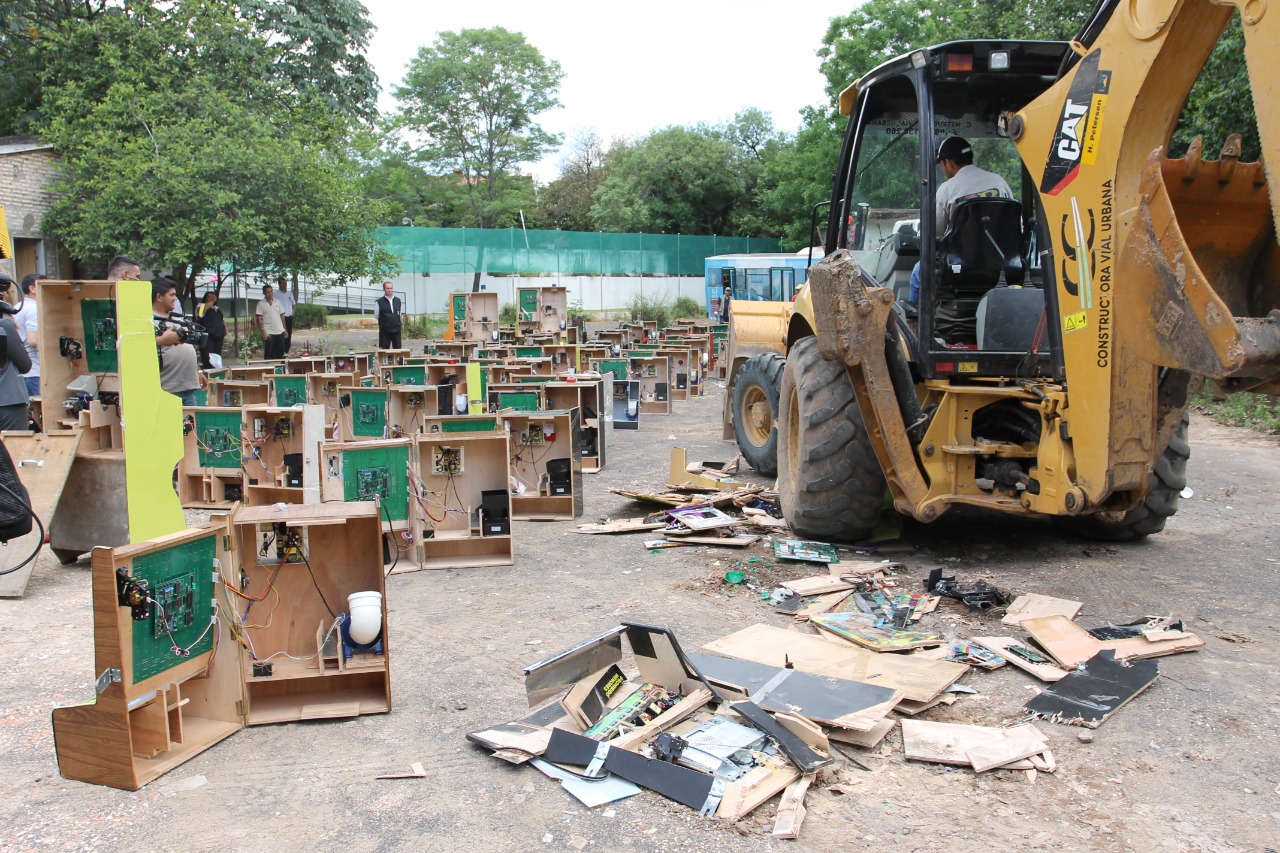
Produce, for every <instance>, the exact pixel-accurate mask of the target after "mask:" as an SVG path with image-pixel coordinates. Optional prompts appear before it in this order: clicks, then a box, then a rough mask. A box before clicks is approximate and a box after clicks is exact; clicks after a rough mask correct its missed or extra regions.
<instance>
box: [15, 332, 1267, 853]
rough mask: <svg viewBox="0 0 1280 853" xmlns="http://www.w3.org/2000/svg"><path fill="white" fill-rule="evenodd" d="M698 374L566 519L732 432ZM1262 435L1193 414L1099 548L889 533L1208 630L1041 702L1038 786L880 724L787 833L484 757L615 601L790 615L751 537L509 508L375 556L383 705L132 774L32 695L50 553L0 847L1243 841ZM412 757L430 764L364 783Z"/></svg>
mask: <svg viewBox="0 0 1280 853" xmlns="http://www.w3.org/2000/svg"><path fill="white" fill-rule="evenodd" d="M371 334H373V333H372V332H343V333H341V335H339V336H337V337H339V338H346V337H347V336H348V335H350V336H351V337H352V340H351V341H349V342H350V343H355V342H356V340H355V338H356V336H359V337H360V338H364V337H368V336H369V335H371ZM299 337H300V338H302V337H305V336H304V335H299ZM341 342H342V343H344V344H345V343H348V341H346V340H343V341H341ZM295 349H296V348H295ZM710 391H711V393H710V394H709V395H708V396H707V397H705V398H702V399H698V400H693V401H690V402H688V403H683V404H680V403H677V404H676V411H675V413H674V414H672V415H671V416H669V417H665V418H662V417H646V418H645V419H644V420H643V421H642V424H641V429H640V431H639V432H635V433H627V432H615V433H614V434H613V437H612V440H611V442H610V445H609V448H608V451H609V465H608V468H607V469H606V470H605V471H603V472H602V473H600V474H598V475H587V476H586V477H585V494H586V512H585V516H584V519H583V520H585V521H596V520H599V519H601V518H603V517H612V518H619V517H631V516H636V515H640V514H643V513H644V512H646V511H647V509H646V508H644V507H641V506H639V505H636V504H634V503H632V502H630V501H628V500H626V499H624V498H621V497H619V496H616V495H613V494H611V493H609V492H608V491H607V488H608V487H610V486H615V487H636V486H639V487H645V488H648V487H658V486H660V485H661V483H662V482H663V480H664V479H665V471H666V468H667V459H668V455H669V451H670V449H671V447H673V446H683V447H685V448H687V449H688V452H689V457H690V459H708V460H712V459H720V460H725V459H728V458H730V457H731V456H732V455H733V451H734V449H733V447H732V445H730V444H728V443H725V442H722V441H720V440H719V438H718V436H719V432H720V425H719V413H720V406H721V403H722V399H723V393H724V392H723V390H722V389H719V388H716V387H715V386H714V385H712V386H711V388H710ZM1278 444H1280V440H1278V439H1276V438H1274V437H1265V436H1260V435H1258V434H1255V433H1251V432H1248V431H1245V430H1240V429H1234V428H1227V427H1221V426H1217V425H1214V424H1212V423H1211V422H1208V421H1206V420H1204V419H1200V418H1196V419H1195V420H1193V424H1192V446H1193V454H1192V459H1191V463H1190V471H1189V481H1190V483H1191V486H1192V488H1193V489H1194V491H1195V495H1194V497H1192V498H1191V499H1189V500H1186V501H1184V502H1183V508H1182V510H1181V512H1180V513H1179V514H1178V515H1177V516H1176V517H1175V518H1174V519H1173V521H1172V522H1171V524H1170V525H1169V528H1168V530H1166V532H1165V533H1163V534H1161V535H1159V536H1156V537H1153V538H1151V539H1150V540H1149V541H1147V542H1145V543H1141V544H1135V545H1116V546H1098V545H1096V544H1090V543H1085V542H1080V541H1075V540H1069V539H1064V538H1063V537H1062V536H1061V535H1059V534H1058V533H1057V532H1056V531H1055V530H1054V528H1052V527H1051V526H1050V525H1048V524H1045V523H1040V522H1032V521H1010V520H1009V519H1004V518H993V517H991V516H981V515H976V514H973V513H967V514H961V513H955V514H950V515H948V516H945V517H944V518H943V519H942V520H941V521H939V522H938V523H937V524H934V525H932V526H921V525H914V524H912V525H907V526H906V528H905V530H904V535H905V537H906V539H907V540H908V541H909V542H911V543H912V544H914V546H915V550H914V551H912V552H909V553H906V554H903V555H898V554H895V555H894V556H895V558H898V559H902V560H903V562H905V564H906V567H907V570H908V572H909V574H908V575H907V577H908V579H909V580H910V581H911V582H912V583H915V582H917V580H918V579H920V578H923V576H924V575H925V574H926V573H927V572H928V570H929V569H930V568H933V567H934V566H945V567H946V568H947V569H948V571H951V572H954V573H956V574H958V575H960V576H961V577H962V578H965V579H972V578H979V577H981V578H986V579H987V580H989V581H991V582H992V583H994V584H996V585H997V586H999V587H1002V588H1004V589H1006V590H1009V591H1011V592H1014V593H1018V592H1040V593H1044V594H1048V595H1057V596H1062V597H1068V598H1076V599H1078V600H1081V601H1083V602H1085V609H1084V612H1083V613H1082V614H1081V616H1080V617H1079V621H1080V622H1081V623H1082V624H1084V625H1086V626H1087V627H1092V626H1093V625H1096V624H1102V623H1105V622H1107V621H1115V622H1123V621H1128V620H1130V619H1134V618H1138V617H1141V616H1145V615H1148V614H1169V613H1173V614H1175V615H1177V616H1180V617H1182V618H1184V619H1186V620H1187V621H1188V628H1189V629H1190V630H1193V631H1195V632H1197V633H1198V634H1199V635H1200V636H1202V637H1203V638H1204V639H1205V641H1206V645H1205V647H1204V649H1203V650H1201V651H1200V652H1198V653H1195V654H1187V655H1180V656H1176V657H1171V658H1164V659H1161V661H1160V669H1161V675H1162V677H1161V678H1160V679H1159V680H1158V681H1157V683H1156V684H1155V685H1153V686H1152V687H1151V688H1150V689H1149V690H1148V691H1147V692H1146V693H1144V694H1143V695H1141V696H1139V697H1138V698H1137V699H1136V700H1134V701H1133V702H1132V703H1131V704H1129V705H1128V706H1126V707H1125V708H1124V709H1122V710H1121V711H1120V712H1118V713H1117V714H1116V715H1115V716H1114V718H1112V719H1111V720H1109V721H1108V722H1106V723H1105V724H1104V725H1103V726H1102V727H1101V728H1100V729H1098V730H1096V731H1095V732H1094V733H1093V735H1094V737H1093V741H1092V742H1091V743H1084V742H1082V741H1081V740H1080V739H1079V738H1078V735H1079V733H1080V732H1081V731H1082V730H1081V729H1077V728H1073V727H1069V726H1064V725H1056V724H1051V723H1044V722H1042V723H1040V724H1039V727H1040V728H1041V730H1043V731H1044V732H1046V733H1047V734H1048V736H1049V738H1050V741H1051V746H1052V749H1053V752H1054V755H1055V756H1056V758H1057V763H1058V766H1059V770H1058V772H1057V773H1056V774H1054V775H1048V774H1040V776H1039V778H1038V780H1037V782H1036V783H1035V784H1034V785H1033V784H1030V783H1028V781H1027V779H1026V778H1025V776H1024V775H1023V774H1022V773H1014V772H1008V771H992V772H990V773H986V774H982V775H981V776H977V775H975V774H974V773H972V772H970V771H968V770H962V769H948V768H945V767H941V766H935V765H927V764H918V763H909V762H906V761H904V760H903V757H902V752H901V738H900V736H899V735H898V734H897V733H894V734H892V735H890V736H889V738H888V739H887V740H886V741H885V743H884V744H883V745H882V747H881V748H880V749H879V750H877V751H875V752H872V753H866V754H863V755H862V756H860V757H861V760H862V762H863V763H864V764H866V765H867V766H868V767H870V768H871V769H870V772H864V771H862V770H858V769H856V768H853V767H851V766H845V767H842V768H840V769H839V770H838V771H837V772H836V773H835V774H834V779H836V780H838V781H841V782H843V783H844V784H845V785H846V786H852V787H851V788H850V789H849V790H851V791H852V793H849V794H843V795H842V794H837V793H833V792H832V791H830V790H829V789H828V788H827V787H826V786H825V785H820V786H818V787H816V788H815V789H813V790H811V792H810V793H809V796H808V800H807V807H808V818H807V820H806V822H805V824H804V827H803V830H802V833H801V837H800V839H799V840H798V841H795V842H777V841H774V840H773V839H771V838H770V837H768V832H769V829H770V828H771V825H772V820H773V815H774V813H775V810H776V799H775V800H774V801H773V802H771V803H769V804H766V805H765V806H763V807H761V808H760V809H758V810H757V811H756V812H755V813H754V814H752V815H750V816H748V817H747V818H746V819H745V820H743V821H741V822H740V823H739V824H738V825H736V826H728V825H725V824H724V823H722V822H717V821H713V820H705V819H702V818H699V817H698V816H697V815H696V814H695V813H693V812H692V811H690V810H688V809H685V808H683V807H681V806H679V805H676V804H674V803H671V802H668V801H666V800H664V799H662V798H661V797H659V796H657V795H655V794H650V793H644V794H641V795H639V796H636V797H633V798H630V799H628V800H624V801H621V802H619V803H615V804H613V805H610V806H604V807H601V808H598V809H595V810H587V809H585V808H584V807H583V806H581V805H580V804H579V803H578V802H577V801H576V800H573V799H572V798H570V797H569V796H568V795H566V794H565V793H563V792H562V791H561V790H560V788H559V787H558V786H557V785H556V784H555V783H553V782H551V781H550V780H547V779H545V778H544V777H542V776H541V775H540V774H539V773H538V772H537V771H535V770H533V769H532V768H527V767H526V768H516V767H511V766H508V765H506V764H503V763H502V762H499V761H496V760H494V759H492V758H490V757H489V756H488V755H487V754H485V753H484V752H483V751H482V750H479V749H477V748H475V747H473V746H471V745H470V744H468V743H467V742H466V741H465V740H464V737H463V736H464V734H465V733H466V732H467V731H471V730H474V729H476V728H479V727H481V726H484V725H487V724H491V723H495V722H502V721H505V720H508V719H511V718H513V717H515V716H517V715H519V714H520V713H522V710H523V708H524V702H523V689H522V687H521V682H520V678H519V670H520V668H521V667H522V666H524V665H527V664H528V663H531V662H532V661H534V660H537V659H539V658H541V657H544V656H545V655H547V654H549V653H551V652H553V651H556V650H558V649H561V648H563V647H566V646H568V645H570V644H572V643H575V642H577V641H579V640H581V639H584V638H587V637H589V636H592V635H594V634H595V633H597V632H599V631H601V630H604V629H606V628H608V627H610V626H612V625H614V624H616V623H617V622H618V621H619V620H620V619H634V620H637V621H645V622H649V623H653V624H661V625H667V626H670V627H671V628H673V629H674V630H675V631H676V633H677V635H678V636H679V638H680V640H681V642H682V644H683V645H684V646H685V647H686V648H690V649H696V648H697V647H698V646H700V645H702V644H703V643H706V642H708V641H710V640H712V639H715V638H716V637H719V636H723V635H725V634H728V633H731V632H733V631H735V630H738V629H739V628H741V627H743V626H746V625H749V624H752V623H754V622H765V623H768V624H773V625H779V626H787V625H789V624H790V620H789V619H788V618H787V617H783V616H780V615H777V614H774V613H773V611H772V610H771V609H769V608H768V607H767V606H766V605H764V604H762V603H761V601H760V599H759V593H758V592H756V591H753V590H748V589H744V588H741V587H728V586H726V585H724V584H722V583H720V582H719V581H718V578H719V577H720V576H721V575H723V572H724V571H727V570H728V569H729V568H733V567H734V566H733V563H734V562H735V561H745V559H746V558H748V557H750V556H757V557H760V558H763V560H762V562H761V563H757V564H745V565H748V566H754V567H757V571H758V573H761V572H776V571H779V570H777V569H776V568H775V567H773V566H772V564H771V563H770V562H769V559H768V557H767V553H766V551H765V549H764V548H763V547H762V546H753V548H752V549H750V550H748V551H747V552H745V553H743V552H738V551H728V550H718V549H712V548H706V547H686V548H679V549H670V550H665V551H660V552H656V553H650V552H648V551H646V550H645V549H644V548H643V546H642V545H641V544H640V538H641V537H639V536H625V537H609V536H580V535H576V534H574V533H572V532H570V531H571V530H572V527H573V524H571V523H569V522H555V523H549V522H542V523H536V522H517V523H516V524H515V536H516V562H515V565H513V566H508V567H499V568H489V569H466V570H446V571H434V572H418V573H411V574H397V575H393V576H392V577H391V578H390V579H389V580H388V588H387V601H388V605H389V608H390V611H391V622H390V641H391V646H392V649H393V657H392V666H391V669H392V695H393V702H394V710H393V711H392V713H390V714H388V715H382V716H372V717H364V718H358V719H354V720H347V721H327V722H312V723H295V724H287V725H275V726H263V727H256V728H252V729H246V730H244V731H241V732H239V733H237V734H236V735H234V736H232V737H231V738H229V739H228V740H226V741H223V742H222V743H221V744H218V745H217V746H214V747H213V748H211V749H209V750H207V751H206V752H204V753H203V754H201V755H199V756H196V757H195V758H193V759H192V760H190V761H189V762H187V763H186V764H184V765H182V766H180V767H178V768H177V769H175V770H173V771H172V772H171V773H169V774H168V775H167V776H164V777H162V778H160V779H159V780H157V781H156V782H153V783H152V784H151V785H149V786H148V787H146V788H144V789H143V790H141V791H139V792H136V793H127V792H123V791H116V790H112V789H109V788H102V787H97V786H93V785H87V784H82V783H78V782H72V781H68V780H66V779H63V778H61V777H60V776H59V775H58V772H57V765H56V762H55V757H54V749H53V739H52V736H51V730H50V722H49V720H50V709H51V708H52V707H53V706H55V705H56V704H59V703H65V702H68V701H74V700H79V699H82V698H84V697H85V696H87V695H91V692H92V687H91V679H92V676H93V644H92V636H91V615H90V603H89V565H88V560H87V559H85V560H82V561H81V562H79V563H76V564H74V565H71V566H60V565H58V563H57V560H56V559H54V558H53V557H52V556H51V555H48V554H46V555H43V556H42V557H41V559H40V562H39V564H38V566H37V569H36V572H35V574H34V576H33V578H32V581H31V584H30V586H29V588H28V591H27V595H26V597H25V598H24V599H21V600H3V601H0V640H2V641H3V643H4V648H5V649H6V652H7V654H6V655H5V657H4V659H3V660H4V665H3V667H2V668H0V696H3V697H4V698H3V700H0V702H2V703H3V707H0V766H3V767H4V768H5V774H6V776H7V778H8V779H9V791H10V793H9V795H8V796H7V797H6V798H5V799H4V801H3V804H0V824H2V825H3V826H5V827H8V829H7V830H6V831H5V833H4V836H3V838H2V840H0V848H2V849H5V850H48V849H62V850H76V849H88V850H155V849H161V850H169V849H183V850H281V849H286V850H294V849H297V850H303V849H315V848H319V847H321V846H330V845H334V844H337V845H341V847H342V848H344V849H346V850H351V851H372V850H401V849H404V850H408V849H419V850H420V849H427V850H432V851H437V850H440V851H444V850H467V851H487V850H504V851H507V850H514V851H519V850H534V849H539V850H561V849H571V850H582V849H588V850H614V849H617V850H646V851H647V850H707V851H737V850H759V849H771V848H775V847H778V848H781V847H782V846H784V845H787V844H789V845H792V847H793V849H799V850H815V851H817V850H833V849H840V850H846V849H848V850H859V849H869V848H873V847H875V848H880V847H887V848H892V849H895V850H904V851H905V850H913V851H940V850H946V851H1005V850H1007V851H1023V850H1054V851H1076V850H1080V851H1086V850H1088V851H1092V850H1142V851H1144V853H1153V852H1154V851H1160V852H1161V853H1163V851H1257V853H1262V851H1263V850H1264V849H1267V848H1273V847H1277V846H1280V845H1278V844H1277V838H1278V837H1280V788H1278V785H1280V758H1277V750H1276V744H1277V743H1278V742H1280V740H1278V738H1277V727H1278V724H1280V701H1278V696H1277V691H1276V689H1275V663H1274V661H1275V659H1276V657H1277V654H1278V653H1280V648H1277V632H1276V627H1277V625H1278V624H1280V605H1277V599H1276V596H1275V595H1274V594H1272V592H1271V590H1272V582H1273V580H1274V577H1275V570H1276V562H1275V560H1276V555H1277V549H1276V547H1275V546H1276V536H1277V525H1278V524H1280V507H1278V506H1277V504H1276V502H1275V500H1274V497H1273V494H1272V492H1271V490H1270V487H1269V486H1268V485H1267V484H1268V483H1271V482H1275V481H1277V479H1278V478H1280V454H1278V453H1277V445H1278ZM744 477H745V478H746V479H754V480H756V481H759V478H756V477H754V475H753V474H751V473H750V472H747V473H746V474H745V475H744ZM803 574H809V572H807V571H805V570H803V569H800V570H796V571H794V572H793V574H792V576H800V575H803ZM757 576H759V574H758V575H757ZM774 577H776V575H774V576H771V577H769V578H768V580H772V579H774ZM927 620H928V621H926V623H925V624H926V625H934V626H938V627H943V628H948V627H951V628H954V629H956V630H957V631H958V632H959V633H960V634H961V635H964V634H966V633H978V632H983V633H991V632H992V629H993V627H994V626H995V625H997V624H998V617H974V616H970V615H969V614H968V613H966V612H964V611H963V610H962V609H961V608H960V606H959V605H957V604H956V603H954V602H950V601H944V602H943V604H942V605H941V607H940V608H939V609H938V611H937V612H936V613H935V614H933V615H931V616H930V617H927ZM801 630H811V629H808V628H802V629H801ZM964 683H966V684H969V685H970V686H972V687H974V688H975V689H977V690H978V691H979V694H978V695H976V696H965V697H963V698H961V699H960V701H959V702H957V703H956V704H955V705H954V706H952V707H950V708H938V709H934V710H933V711H930V712H928V713H927V715H926V718H927V719H932V720H938V721H965V722H974V723H980V724H993V725H998V724H1000V723H1003V722H1006V721H1009V720H1012V719H1014V718H1016V717H1018V715H1019V712H1020V708H1021V705H1022V703H1023V702H1025V701H1026V700H1027V699H1028V698H1029V697H1030V696H1031V695H1032V690H1033V689H1034V688H1035V683H1034V682H1033V681H1032V680H1031V679H1030V678H1029V677H1028V676H1026V675H1025V674H1023V673H1021V672H1019V671H1016V670H1012V671H1010V670H1009V669H1008V668H1006V669H1005V670H1000V671H997V672H994V673H987V672H977V671H975V672H973V673H971V674H969V675H967V676H966V677H965V679H964ZM414 761H419V762H422V763H423V764H424V765H425V766H426V769H427V778H425V779H413V780H400V781H375V780H374V776H376V775H378V774H380V773H387V772H399V771H403V770H406V769H407V767H408V764H409V763H410V762H414Z"/></svg>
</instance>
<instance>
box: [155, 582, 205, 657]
mask: <svg viewBox="0 0 1280 853" xmlns="http://www.w3.org/2000/svg"><path fill="white" fill-rule="evenodd" d="M147 601H148V602H150V603H151V605H152V606H153V607H155V609H156V610H158V611H159V613H158V614H157V618H158V619H160V623H161V624H162V625H164V632H165V633H166V634H168V635H169V642H170V643H172V644H173V647H172V651H173V654H174V657H180V658H185V657H190V656H191V650H192V649H194V648H195V647H196V646H198V645H200V643H201V642H203V640H204V638H205V637H207V636H209V632H210V631H211V630H213V627H214V626H215V625H216V624H218V614H217V612H215V613H214V614H213V615H212V616H210V617H209V624H208V625H206V626H205V628H204V630H203V631H202V632H201V633H200V636H199V637H196V638H195V639H194V640H192V641H191V644H190V645H188V646H186V647H185V648H183V647H182V646H180V645H178V640H177V638H176V637H174V636H173V629H172V628H171V627H170V626H169V620H168V619H166V618H165V615H164V606H163V605H161V604H160V602H158V601H156V600H155V599H154V598H152V597H150V596H147ZM213 606H214V610H215V611H216V610H217V609H218V602H216V601H215V602H214V603H213Z"/></svg>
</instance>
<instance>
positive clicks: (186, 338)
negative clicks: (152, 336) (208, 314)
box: [156, 313, 209, 349]
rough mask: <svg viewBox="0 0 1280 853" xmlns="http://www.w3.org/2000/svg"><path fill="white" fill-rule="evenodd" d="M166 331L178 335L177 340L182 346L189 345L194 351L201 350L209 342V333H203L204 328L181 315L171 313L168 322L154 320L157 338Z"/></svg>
mask: <svg viewBox="0 0 1280 853" xmlns="http://www.w3.org/2000/svg"><path fill="white" fill-rule="evenodd" d="M168 329H173V330H174V331H175V332H177V333H178V340H180V341H182V342H183V343H184V344H191V345H192V346H193V347H195V348H196V349H200V348H202V347H203V346H204V345H205V343H206V342H207V341H208V340H209V333H208V332H207V331H205V328H204V326H201V325H200V324H199V323H196V322H193V321H191V320H188V319H187V318H186V317H184V316H182V315H181V314H176V313H171V314H170V315H169V319H168V320H156V335H157V336H159V335H161V334H163V333H164V332H165V331H167V330H168Z"/></svg>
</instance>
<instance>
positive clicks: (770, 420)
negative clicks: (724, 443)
mask: <svg viewBox="0 0 1280 853" xmlns="http://www.w3.org/2000/svg"><path fill="white" fill-rule="evenodd" d="M785 365H786V359H785V358H784V357H783V356H782V355H781V354H780V353H776V352H766V353H761V354H760V355H757V356H754V357H752V358H750V359H748V360H747V361H746V363H745V364H743V365H742V367H741V368H739V370H738V377H737V379H735V380H734V383H733V433H734V437H735V438H736V439H737V440H738V452H740V453H741V454H742V458H743V459H745V460H747V464H748V465H750V466H751V467H752V468H754V469H756V471H758V472H759V473H761V474H764V475H765V476H766V477H775V476H777V474H778V391H779V390H780V388H781V386H782V368H783V367H784V366H785Z"/></svg>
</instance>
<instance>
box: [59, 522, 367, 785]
mask: <svg viewBox="0 0 1280 853" xmlns="http://www.w3.org/2000/svg"><path fill="white" fill-rule="evenodd" d="M92 586H93V632H94V671H93V674H92V675H93V677H94V679H95V688H94V689H95V693H96V695H95V697H94V698H93V699H92V700H90V701H88V702H85V703H82V704H78V705H71V706H67V707H62V708H55V709H54V711H53V735H54V747H55V750H56V752H57V757H58V768H59V770H60V771H61V772H62V775H64V776H66V777H67V778H70V779H78V780H81V781H85V782H92V783H95V784H100V785H109V786H111V787H114V788H123V789H125V790H130V791H132V790H137V789H138V788H140V787H142V786H143V785H145V784H147V783H148V782H150V781H152V780H153V779H155V778H157V777H159V776H161V775H162V774H164V773H166V772H168V771H169V770H171V769H173V768H174V767H177V766H178V765H180V764H182V763H183V762H184V761H186V760H187V759H189V758H191V757H192V756H194V755H197V754H198V753H200V752H202V751H204V750H205V749H208V748H209V747H210V746H212V745H214V744H215V743H217V742H218V741H220V740H222V739H224V738H226V737H229V736H231V735H233V734H235V733H236V732H237V731H239V730H240V729H241V728H242V727H244V726H246V725H257V724H261V723H276V722H284V721H290V720H305V719H320V718H326V717H349V716H355V715H358V714H371V713H385V712H387V711H390V710H391V669H390V646H389V644H388V638H387V624H386V606H385V601H384V600H383V598H382V595H383V593H384V588H383V582H382V548H381V532H380V526H379V523H378V510H377V507H376V506H375V505H374V504H372V503H355V504H332V505H324V506H314V507H309V506H290V507H286V508H285V509H283V510H279V509H276V508H275V507H245V508H240V509H239V511H238V512H237V513H235V515H234V516H232V517H227V516H222V517H220V518H218V519H216V520H215V521H214V522H212V523H210V524H208V525H205V526H203V527H199V528H195V529H192V530H185V531H182V532H180V533H175V534H172V535H170V536H164V537H161V538H158V539H154V540H151V541H149V542H142V543H138V544H135V545H127V546H123V547H120V548H115V549H111V548H96V549H94V554H93V583H92ZM352 593H376V594H377V595H376V596H375V595H365V596H362V597H360V598H357V599H356V601H357V602H360V601H364V602H374V603H373V604H366V605H365V607H363V608H360V616H361V620H362V621H361V623H360V624H361V626H362V627H363V628H364V629H365V630H366V631H372V630H373V629H375V628H376V629H378V630H377V635H376V638H374V640H373V641H372V642H365V643H356V644H354V645H353V644H352V642H350V641H349V640H350V639H351V638H350V637H349V636H348V635H349V633H350V631H351V627H350V622H349V616H350V614H351V612H352V609H353V608H352V607H350V605H349V600H348V596H350V595H351V594H352ZM372 607H376V608H377V612H374V611H373V610H372ZM339 617H346V618H344V619H343V620H342V621H341V622H340V621H339ZM343 623H348V626H347V631H346V632H344V631H343V627H342V624H343ZM268 666H269V668H270V669H269V672H268Z"/></svg>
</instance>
